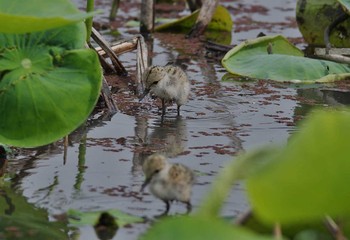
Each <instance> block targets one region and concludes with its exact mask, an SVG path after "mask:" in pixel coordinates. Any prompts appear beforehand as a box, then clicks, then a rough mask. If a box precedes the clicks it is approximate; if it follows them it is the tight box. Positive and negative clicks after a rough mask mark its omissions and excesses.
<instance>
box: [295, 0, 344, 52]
mask: <svg viewBox="0 0 350 240" xmlns="http://www.w3.org/2000/svg"><path fill="white" fill-rule="evenodd" d="M339 3H341V4H342V6H343V9H344V10H347V9H349V6H350V4H349V0H307V1H301V0H299V1H297V4H296V20H297V23H298V28H299V30H300V32H301V33H302V35H303V38H304V40H305V41H306V42H307V43H309V44H311V45H315V46H325V43H324V30H325V29H326V27H328V26H329V25H330V24H331V23H332V22H333V21H334V20H335V19H336V18H337V17H339V14H340V12H341V5H340V4H339ZM347 12H349V10H347ZM348 29H350V20H349V19H347V20H345V21H344V22H342V23H340V24H338V26H337V27H336V28H334V29H333V30H332V32H331V34H330V42H331V44H332V45H333V46H334V47H350V36H349V34H348V33H349V30H348Z"/></svg>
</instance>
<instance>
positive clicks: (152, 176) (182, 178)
mask: <svg viewBox="0 0 350 240" xmlns="http://www.w3.org/2000/svg"><path fill="white" fill-rule="evenodd" d="M142 170H143V172H144V174H145V176H146V180H145V182H144V183H143V184H142V187H141V191H143V189H144V188H145V187H146V186H147V185H149V190H150V191H151V193H152V194H153V195H154V196H156V197H157V198H159V199H161V200H162V201H163V202H164V203H165V204H166V209H165V211H164V213H162V214H161V215H166V214H167V213H168V212H169V209H170V203H171V202H172V201H179V202H183V203H185V204H186V206H187V213H189V212H190V211H191V210H192V205H191V202H190V197H191V191H192V184H193V183H194V174H193V172H192V170H191V169H189V168H188V167H186V166H184V165H182V164H179V163H175V164H171V163H168V162H167V160H166V158H165V157H164V156H163V155H160V154H157V153H156V154H152V155H151V156H149V157H147V158H146V159H145V161H144V163H143V166H142Z"/></svg>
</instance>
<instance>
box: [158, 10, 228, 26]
mask: <svg viewBox="0 0 350 240" xmlns="http://www.w3.org/2000/svg"><path fill="white" fill-rule="evenodd" d="M198 15H199V10H197V11H195V12H193V13H192V14H191V15H189V16H186V17H183V18H180V19H179V20H176V21H174V22H170V23H165V24H162V25H160V26H158V27H156V28H155V31H158V32H163V31H188V30H189V29H190V28H192V27H193V25H194V24H195V23H196V20H197V18H198ZM232 25H233V23H232V19H231V15H230V13H229V11H228V10H227V9H226V8H225V7H223V6H220V5H219V6H218V7H217V9H216V11H215V13H214V15H213V18H212V20H211V22H210V23H209V24H208V26H207V30H216V31H227V32H231V30H232Z"/></svg>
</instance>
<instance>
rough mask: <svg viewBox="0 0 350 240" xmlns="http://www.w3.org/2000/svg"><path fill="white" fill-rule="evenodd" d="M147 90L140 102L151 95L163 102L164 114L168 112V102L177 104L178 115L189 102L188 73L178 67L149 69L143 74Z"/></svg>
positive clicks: (154, 67)
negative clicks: (181, 108)
mask: <svg viewBox="0 0 350 240" xmlns="http://www.w3.org/2000/svg"><path fill="white" fill-rule="evenodd" d="M143 81H144V84H145V90H144V93H143V94H142V96H141V97H140V101H141V100H142V99H143V98H144V97H145V96H146V95H147V94H148V93H151V94H153V95H154V96H156V97H159V98H160V99H161V100H162V114H163V115H164V114H165V111H166V106H165V103H166V102H170V101H174V102H175V103H176V104H177V114H178V115H180V107H181V106H182V105H184V104H185V103H186V102H187V101H188V96H189V93H190V82H189V80H188V77H187V75H186V73H185V72H184V71H183V70H182V69H181V68H180V67H178V66H174V65H166V66H164V67H162V66H152V67H149V68H148V69H147V70H146V71H145V73H144V74H143Z"/></svg>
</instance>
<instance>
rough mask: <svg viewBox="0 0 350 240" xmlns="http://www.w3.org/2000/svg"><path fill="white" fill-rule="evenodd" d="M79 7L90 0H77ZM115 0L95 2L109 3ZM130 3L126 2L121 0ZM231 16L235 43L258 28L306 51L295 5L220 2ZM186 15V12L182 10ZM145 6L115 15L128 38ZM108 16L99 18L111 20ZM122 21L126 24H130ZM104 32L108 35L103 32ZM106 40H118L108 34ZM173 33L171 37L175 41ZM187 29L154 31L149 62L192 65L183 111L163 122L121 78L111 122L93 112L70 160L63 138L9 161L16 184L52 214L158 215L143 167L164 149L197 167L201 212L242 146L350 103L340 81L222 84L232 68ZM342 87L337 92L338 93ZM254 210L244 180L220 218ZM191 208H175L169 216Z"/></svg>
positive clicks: (135, 232) (132, 235) (86, 234)
mask: <svg viewBox="0 0 350 240" xmlns="http://www.w3.org/2000/svg"><path fill="white" fill-rule="evenodd" d="M76 2H77V3H78V4H80V5H81V4H82V2H85V1H78V0H77V1H76ZM109 2H110V1H107V0H104V1H102V0H101V1H98V4H99V6H102V7H103V6H105V7H106V6H107V5H108V3H109ZM122 2H124V1H122ZM222 2H223V5H225V6H226V7H228V9H229V10H230V12H231V13H232V17H233V19H234V29H233V31H234V32H233V34H232V40H231V42H232V44H238V43H240V42H241V41H243V40H245V39H247V38H255V37H256V35H257V34H258V33H260V32H264V33H265V34H283V35H285V36H287V37H289V39H291V40H292V41H294V42H295V43H297V44H298V46H300V47H303V46H304V45H303V43H302V41H300V37H301V35H300V33H299V31H298V29H297V26H296V24H295V20H294V9H295V1H291V0H283V1H274V0H269V1H266V0H249V1H222ZM184 13H185V12H183V13H182V14H184ZM138 14H139V12H138V4H137V3H134V1H131V2H129V3H128V4H123V5H122V6H121V10H120V11H119V13H118V18H117V21H116V22H114V23H113V24H115V25H116V26H119V27H120V28H119V30H120V32H121V34H122V36H123V37H125V38H130V37H132V36H133V35H134V34H135V32H136V31H137V28H133V27H130V28H127V27H121V26H123V23H125V21H126V20H129V19H130V18H132V17H135V18H137V16H138ZM107 15H108V13H106V14H103V15H102V16H99V17H98V18H97V20H98V21H100V22H108V20H107V19H106V16H107ZM123 21H124V22H123ZM104 33H105V34H106V33H107V31H105V32H104ZM106 37H107V38H108V40H110V41H113V40H114V37H112V36H110V35H106ZM169 39H172V40H171V41H170V40H169ZM183 44H190V42H188V40H185V39H184V38H183V36H181V35H171V36H170V38H169V35H168V34H155V35H154V41H153V45H152V46H153V53H152V56H153V58H152V63H153V64H155V65H164V64H165V63H167V62H168V61H174V60H175V61H176V62H177V63H180V64H183V65H185V67H186V72H187V74H188V75H189V78H190V80H191V83H192V88H191V90H192V91H191V99H190V101H189V103H188V104H186V105H185V106H183V107H182V112H181V115H182V116H181V117H176V107H174V106H173V107H169V108H168V109H169V110H168V112H167V114H166V116H165V119H164V120H163V121H161V117H160V112H159V110H158V108H157V105H156V103H155V102H154V101H153V100H152V99H148V100H146V101H144V102H142V103H139V102H138V100H137V98H136V96H134V93H133V92H131V91H130V89H132V87H130V84H128V83H124V84H122V83H120V82H118V81H117V82H116V83H114V87H113V91H114V97H115V100H116V102H117V103H118V107H119V112H118V113H117V114H115V115H114V116H113V117H111V118H108V117H105V116H103V115H101V114H100V113H99V114H96V115H95V116H93V117H92V119H91V120H90V121H89V122H88V123H87V126H86V127H84V128H81V129H80V130H79V131H78V132H77V133H75V134H74V135H72V136H71V138H70V141H71V143H70V146H69V149H68V153H67V159H66V160H65V161H64V154H63V147H62V142H58V143H57V144H55V146H50V147H49V148H46V149H44V150H41V151H35V150H34V151H32V152H30V153H28V152H25V153H23V154H21V153H19V155H17V156H15V157H14V158H15V159H12V160H11V161H10V164H9V165H10V166H9V169H10V170H12V171H14V172H15V175H14V177H13V178H12V180H11V181H12V182H13V184H12V185H13V187H14V189H16V191H17V192H18V193H20V194H22V195H23V196H24V197H25V198H26V199H27V201H28V202H29V203H31V204H33V205H34V206H35V207H38V208H43V209H45V210H46V211H47V212H48V214H49V220H54V218H53V215H55V214H61V213H62V212H65V211H66V210H68V209H78V210H82V211H93V210H104V209H120V210H122V211H124V212H126V213H130V214H132V215H136V216H147V217H149V218H152V216H154V215H157V214H159V213H160V212H162V211H163V210H164V205H163V203H162V202H161V201H160V200H158V199H155V198H154V197H153V196H151V195H150V194H148V192H147V191H146V192H145V193H139V189H140V186H141V184H142V181H143V179H144V177H143V174H142V172H141V169H140V163H141V162H142V160H143V159H144V157H145V156H146V155H147V154H149V153H150V152H151V151H160V152H163V153H164V154H166V155H168V156H169V157H170V161H172V162H180V163H183V164H185V165H187V166H189V167H190V168H192V169H194V170H195V171H196V173H197V183H196V184H195V185H194V188H193V197H192V202H193V205H194V211H195V210H196V208H197V207H198V205H199V204H200V202H201V200H202V198H203V196H204V195H205V194H206V193H207V191H208V189H209V188H210V184H211V182H212V180H213V179H214V178H215V176H216V174H217V173H218V172H219V171H220V170H221V169H222V168H223V167H224V166H225V164H226V163H227V162H228V161H231V160H233V159H234V158H235V156H236V154H237V153H238V152H240V151H246V150H249V149H252V148H256V147H258V146H263V145H265V144H271V143H273V144H284V143H286V141H287V139H288V137H289V135H290V134H291V132H293V131H295V130H296V124H297V122H298V121H299V120H300V119H302V118H303V117H304V116H307V113H308V112H309V111H310V110H311V109H312V108H313V107H314V106H318V107H332V106H335V105H340V104H348V103H349V94H348V92H347V91H344V90H339V88H340V86H333V85H328V86H322V87H320V86H315V85H313V86H311V85H308V86H291V85H281V84H274V83H271V82H266V81H249V82H243V81H232V82H227V81H222V78H223V76H224V74H225V73H226V71H225V69H223V67H222V66H221V64H220V62H219V61H218V60H217V59H215V58H207V57H206V52H205V50H204V49H203V48H202V49H197V50H196V51H194V52H191V51H189V49H188V48H187V49H186V47H183ZM135 59H136V55H135V53H128V54H125V55H122V56H121V60H122V61H123V63H124V64H125V66H126V68H127V69H128V70H129V71H130V72H133V71H134V70H135ZM334 90H336V91H334ZM247 207H248V203H247V201H246V197H245V194H244V187H243V186H242V185H237V186H234V187H233V189H232V193H231V194H230V196H229V198H228V199H227V201H226V204H225V207H224V209H223V211H222V214H223V215H225V216H230V217H234V216H236V215H237V214H239V213H241V212H243V211H244V210H246V209H247ZM182 212H185V208H184V206H183V205H181V204H174V205H173V206H172V208H171V212H170V214H176V213H182ZM148 226H149V224H148V223H140V224H133V225H132V226H130V227H128V228H121V229H119V230H118V233H117V235H116V236H115V238H114V239H123V240H126V239H137V237H138V236H139V235H140V234H142V232H144V231H145V230H146V229H147V228H148ZM79 230H80V237H78V239H84V240H86V239H97V237H96V235H95V233H94V229H93V228H92V227H82V228H80V229H79Z"/></svg>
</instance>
